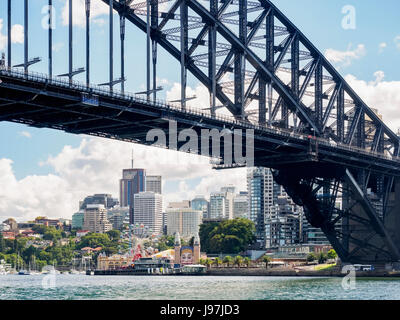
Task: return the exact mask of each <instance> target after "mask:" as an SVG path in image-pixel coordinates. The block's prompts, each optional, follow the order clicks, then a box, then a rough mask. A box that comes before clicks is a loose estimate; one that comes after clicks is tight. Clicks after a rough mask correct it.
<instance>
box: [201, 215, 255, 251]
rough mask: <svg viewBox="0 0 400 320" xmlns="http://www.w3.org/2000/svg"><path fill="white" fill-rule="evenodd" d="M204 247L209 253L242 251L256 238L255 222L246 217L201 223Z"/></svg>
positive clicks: (202, 244)
mask: <svg viewBox="0 0 400 320" xmlns="http://www.w3.org/2000/svg"><path fill="white" fill-rule="evenodd" d="M199 235H200V241H201V246H202V249H203V250H204V251H205V252H208V253H233V254H237V253H240V252H242V251H244V250H246V249H247V248H248V246H249V245H250V244H251V243H253V242H254V240H255V227H254V223H253V222H252V221H250V220H248V219H245V218H236V219H233V220H226V221H222V222H213V223H207V224H202V225H200V232H199Z"/></svg>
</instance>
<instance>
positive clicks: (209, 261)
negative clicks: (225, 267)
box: [206, 258, 212, 268]
mask: <svg viewBox="0 0 400 320" xmlns="http://www.w3.org/2000/svg"><path fill="white" fill-rule="evenodd" d="M206 265H207V268H210V267H211V265H212V260H211V259H210V258H207V259H206Z"/></svg>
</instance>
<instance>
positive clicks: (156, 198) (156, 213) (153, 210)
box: [134, 192, 163, 235]
mask: <svg viewBox="0 0 400 320" xmlns="http://www.w3.org/2000/svg"><path fill="white" fill-rule="evenodd" d="M162 219H163V216H162V195H161V194H159V193H154V192H140V193H137V194H135V207H134V221H135V224H136V223H138V224H143V225H144V226H145V227H147V228H148V229H149V230H150V229H151V230H152V231H153V232H152V233H153V234H156V235H158V234H161V233H162Z"/></svg>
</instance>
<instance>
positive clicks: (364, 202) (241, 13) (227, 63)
mask: <svg viewBox="0 0 400 320" xmlns="http://www.w3.org/2000/svg"><path fill="white" fill-rule="evenodd" d="M101 1H103V2H104V3H106V4H107V5H108V6H109V8H110V11H109V12H110V46H109V58H110V66H109V67H110V69H109V82H108V83H105V84H103V85H106V86H108V87H109V89H110V91H111V92H112V91H113V88H114V86H115V85H117V84H120V85H121V90H122V92H124V89H125V88H124V83H125V80H126V79H125V65H124V59H125V50H124V43H125V29H126V27H125V23H126V20H128V21H129V22H131V23H132V24H133V25H135V26H136V27H137V28H139V29H140V30H142V31H143V32H144V33H146V34H147V35H148V37H147V90H146V95H147V99H148V102H149V105H150V104H151V96H152V98H153V100H154V101H155V99H156V94H157V90H158V89H157V88H158V87H157V77H156V76H157V55H158V53H157V52H158V51H157V50H158V49H157V48H158V46H160V47H162V48H163V49H164V50H166V51H167V52H168V53H169V54H170V55H171V56H172V57H174V58H175V59H176V60H177V61H179V62H180V65H181V69H180V78H181V87H182V88H183V90H181V99H180V101H181V110H182V111H185V109H186V102H187V101H188V100H189V99H190V97H187V96H186V84H187V77H188V72H190V73H191V74H192V75H193V76H194V77H195V78H197V79H198V80H199V81H200V82H201V83H202V84H203V85H204V86H205V87H206V88H207V89H208V90H209V92H210V109H209V111H210V114H211V116H215V115H216V114H217V113H218V109H220V108H226V109H227V110H228V111H229V112H230V114H231V116H232V118H233V119H235V120H237V121H239V123H253V124H256V125H260V126H261V127H265V126H266V127H269V128H276V129H279V128H280V129H282V130H284V131H282V132H289V134H288V138H287V140H285V141H283V140H274V143H275V144H276V145H274V148H275V149H274V151H273V152H270V153H265V150H262V149H263V147H264V146H263V145H262V143H265V141H263V140H262V138H263V135H265V132H260V134H259V136H257V137H256V140H257V139H259V140H260V141H262V142H260V144H259V145H258V146H256V154H255V155H256V159H255V160H256V165H259V166H266V167H270V168H273V169H274V177H275V180H276V181H277V182H278V183H280V184H281V185H283V186H284V187H285V189H286V191H287V192H288V194H289V195H290V196H291V197H292V199H293V200H294V202H295V203H296V204H298V205H301V206H303V207H304V209H305V213H306V216H307V219H308V221H309V222H310V223H311V224H312V225H313V226H315V227H318V228H321V229H322V230H323V231H324V233H325V235H326V236H327V237H328V239H329V241H330V242H331V243H332V245H333V246H334V248H335V249H336V250H337V252H338V253H339V255H340V257H341V258H342V260H343V261H347V262H370V261H373V262H383V261H399V260H400V253H399V248H400V236H398V235H397V233H398V232H397V229H398V227H400V221H398V220H399V219H398V218H397V215H396V209H397V208H398V207H400V203H398V200H397V199H398V198H399V196H400V190H399V189H400V185H399V183H398V178H399V177H400V169H399V168H400V166H399V165H398V164H397V162H396V161H397V160H396V159H397V158H398V156H399V138H398V137H397V136H396V135H395V134H394V133H393V132H392V131H391V130H390V129H389V128H388V127H387V126H386V125H385V124H384V123H383V121H382V120H381V119H380V118H379V116H378V115H377V114H376V113H375V111H373V110H372V109H370V108H369V107H368V106H367V105H366V104H365V103H364V102H363V101H362V100H361V99H360V97H358V95H357V94H356V93H355V92H354V91H353V90H352V89H351V87H350V86H349V85H348V84H347V83H346V81H345V80H344V79H343V77H342V76H341V75H340V74H339V73H338V72H337V71H336V70H335V69H334V67H333V66H332V65H331V64H330V63H329V62H328V61H327V60H326V58H325V57H324V56H323V55H322V54H321V53H320V52H319V51H318V49H317V48H316V47H315V46H314V45H313V44H312V43H311V42H310V41H309V40H308V39H307V38H306V37H305V36H304V35H303V34H302V32H301V31H300V30H299V29H298V28H297V27H296V26H295V25H294V24H293V23H291V21H290V20H289V19H288V18H287V17H285V15H284V14H283V13H282V12H281V11H279V9H278V8H277V7H276V6H274V5H273V4H272V3H271V1H269V0H258V1H248V0H227V1H218V0H207V1H197V0H158V1H157V0H149V1H148V2H140V3H136V2H133V1H131V0H121V1H116V0H101ZM72 3H73V0H69V6H70V15H69V22H70V23H69V68H68V73H66V74H64V75H62V76H67V77H68V78H69V81H70V86H71V88H74V87H73V82H72V79H73V77H74V76H75V75H76V74H79V73H82V72H86V82H87V85H88V88H89V82H90V69H89V66H90V46H89V43H90V29H89V25H90V24H89V21H90V14H91V10H90V8H91V1H90V0H85V4H86V22H87V29H86V42H87V48H86V64H87V65H86V70H85V69H84V68H79V69H76V70H74V69H73V61H72V57H73V54H72V50H73V32H72V14H71V12H72V10H71V8H72ZM166 3H168V4H170V6H169V7H168V9H167V10H165V9H164V6H165V4H166ZM27 4H28V0H25V28H24V31H25V42H24V48H25V50H24V63H23V64H21V65H20V66H23V67H24V69H25V72H26V73H28V68H29V67H30V66H31V65H32V64H34V63H36V62H38V60H37V59H36V60H35V59H33V60H29V53H28V10H27V8H28V6H27ZM51 4H52V0H49V5H51ZM8 8H9V10H8V25H9V35H10V36H9V37H8V44H9V45H8V67H10V68H11V34H10V21H11V9H10V8H11V1H10V0H8ZM114 10H116V11H117V12H118V14H119V16H120V40H121V77H120V78H119V79H115V78H114V69H113V56H114V50H113V49H114V48H113V42H114V41H113V11H114ZM50 22H51V19H50ZM51 41H52V36H51V28H50V29H49V75H50V78H51V77H52V57H53V53H52V50H51V48H52V42H51ZM175 44H177V45H175ZM151 66H152V68H153V74H152V78H153V83H152V84H151V74H150V71H151V70H150V69H151ZM5 76H6V77H9V78H8V79H7V80H6V79H5V78H4V79H5V82H7V81H8V80H10V83H12V84H10V85H9V87H8V89H10V90H14V91H16V92H18V90H20V92H23V90H26V91H29V93H30V94H33V97H34V98H33V99H30V100H29V101H27V102H25V104H26V105H29V106H30V108H34V107H40V105H39V104H37V105H35V104H34V101H33V100H35V99H36V98H37V97H38V96H40V95H42V94H43V93H44V92H46V90H50V88H49V87H48V85H51V81H50V82H46V85H45V86H44V87H41V86H42V84H41V83H36V84H35V85H36V86H38V87H41V89H40V90H39V89H37V88H29V90H27V89H26V88H24V89H21V88H23V86H24V85H26V84H24V83H23V82H21V81H20V80H18V79H15V78H13V76H12V73H11V74H9V73H5ZM128 76H129V74H128ZM17 80H18V81H17ZM45 81H47V80H45ZM14 82H15V83H14ZM16 83H17V84H16ZM53 84H55V83H53ZM7 85H8V84H7ZM36 89H37V90H39V91H36V93H35V90H36ZM79 90H80V89H79ZM82 90H83V89H82ZM88 90H89V89H88ZM82 92H83V91H82ZM52 94H54V96H53V97H52V98H53V99H56V98H57V97H56V96H57V93H54V92H52ZM68 94H71V95H72V93H70V92H69V93H68ZM1 99H2V98H1V97H0V100H1ZM7 99H8V100H7ZM7 99H6V100H4V102H5V104H4V106H6V105H9V104H11V105H12V104H15V103H16V102H15V100H14V101H13V99H15V98H13V97H12V95H11V97H10V98H8V97H7ZM68 99H70V98H67V97H66V98H65V100H68ZM74 99H76V97H75V98H74ZM37 100H39V99H37ZM125 102H126V101H124V100H118V103H119V104H123V103H125ZM107 103H108V106H112V107H113V108H114V109H118V108H119V107H121V105H118V103H117V104H116V105H112V103H114V102H113V101H112V100H110V101H108V100H107ZM73 105H74V106H76V105H79V102H76V101H73ZM131 106H132V101H130V102H129V104H128V106H125V107H124V108H122V109H121V111H120V112H118V114H117V116H114V115H113V113H111V112H109V111H108V110H106V111H104V115H102V116H101V117H100V118H97V117H96V116H95V117H94V119H95V120H96V119H99V121H105V119H107V121H114V120H115V118H118V117H119V116H120V115H121V114H122V113H123V112H126V111H127V110H129V108H130V107H131ZM141 107H144V105H143V104H142V105H141ZM47 108H49V106H47ZM47 110H51V109H47ZM30 112H32V113H36V111H35V110H33V111H30ZM62 112H65V109H63V108H59V109H58V110H57V111H56V112H55V113H56V114H58V113H62ZM75 112H76V114H80V115H81V116H83V117H85V116H91V117H93V116H94V114H92V113H91V112H89V111H87V110H85V112H86V113H84V112H82V111H75ZM152 112H154V110H153V111H152ZM105 115H107V117H105ZM24 116H25V118H24ZM50 116H51V114H50ZM181 116H182V115H181ZM10 117H14V118H10ZM17 117H20V118H18V119H17ZM29 117H30V116H29V115H27V114H26V113H25V112H20V113H18V112H15V113H13V115H11V116H10V115H2V117H1V118H0V120H2V119H3V120H7V119H11V121H16V122H20V123H28V124H30V123H31V124H32V123H35V121H36V120H37V118H36V119H35V117H34V116H31V117H33V120H34V121H33V122H32V119H28V118H29ZM192 117H193V116H192ZM50 118H51V117H50ZM92 120H93V119H92ZM92 120H91V121H92ZM118 120H119V121H120V119H118ZM181 120H182V118H181ZM202 120H203V119H202ZM51 121H54V120H51ZM51 121H50V120H49V123H47V124H45V125H46V126H49V127H52V126H54V122H53V123H51ZM58 121H59V119H58ZM79 121H81V123H82V122H86V121H88V120H87V119H86V118H83V119H80V120H79ZM130 121H131V119H128V117H127V120H126V122H124V125H125V126H127V125H128V124H130V123H131V122H130ZM146 121H149V122H151V121H153V120H146ZM207 121H208V120H207ZM210 121H211V120H210ZM182 122H183V123H185V122H184V121H182ZM61 123H62V124H61V125H59V126H60V128H61V129H62V130H66V129H65V127H64V126H67V125H68V124H70V123H75V124H77V123H78V122H76V121H75V120H71V121H70V122H61ZM133 123H135V122H133ZM136 123H137V122H136ZM192 123H193V121H192ZM40 125H43V124H40ZM194 125H196V124H194ZM115 126H116V125H115V124H113V125H111V126H109V125H108V124H107V125H100V126H95V127H94V129H97V130H102V129H103V130H109V131H110V132H111V136H118V134H114V131H113V129H112V128H113V127H115ZM117 126H121V122H119V123H118V124H117ZM198 127H201V126H198ZM90 129H91V130H92V131H87V130H90ZM115 130H117V129H115ZM66 131H68V130H66ZM69 132H74V131H72V130H70V131H69ZM75 132H77V133H82V132H89V133H91V134H97V135H100V136H101V134H103V132H100V133H98V132H94V131H93V127H91V128H90V127H84V128H83V131H80V130H76V131H75ZM117 132H119V131H118V130H117ZM290 132H291V133H293V134H303V135H309V136H310V137H311V138H310V141H309V145H308V146H307V148H308V150H307V152H298V151H297V152H295V153H293V154H290V152H291V151H290V150H289V147H292V146H294V143H293V141H291V142H290V143H289V140H290V139H294V136H292V137H291V136H290ZM108 134H109V133H108ZM104 136H107V135H104ZM312 137H316V138H317V139H313V138H312ZM319 138H321V139H324V140H325V141H328V147H327V146H323V145H318V143H319V142H318V141H319V140H318V139H319ZM279 139H281V138H279ZM276 141H279V143H277V142H276ZM270 142H271V141H269V142H268V143H270ZM329 144H332V145H333V146H335V144H336V146H339V145H340V146H348V147H349V148H355V150H364V151H365V152H367V154H368V153H369V154H370V155H381V156H385V157H386V158H387V157H389V158H392V161H390V160H385V161H384V160H382V163H380V162H379V161H378V163H372V162H371V159H370V158H368V157H367V156H365V155H364V154H359V155H357V157H358V158H357V159H356V160H357V161H358V164H352V163H354V162H356V161H355V160H354V158H355V157H356V156H355V153H354V152H353V153H352V154H350V156H348V158H347V159H346V160H343V159H344V156H345V155H344V154H343V159H340V151H337V150H336V152H332V149H334V147H330V150H327V148H329ZM300 145H301V143H300ZM265 148H267V147H265ZM268 148H269V146H268ZM268 148H267V149H268ZM278 148H279V150H282V151H276V150H278ZM296 148H297V149H296ZM296 148H294V149H296V150H303V149H304V146H303V145H302V146H301V148H300V147H299V148H298V146H296ZM302 148H303V149H302ZM324 148H325V149H324ZM257 150H261V151H257ZM269 151H271V150H269ZM257 152H258V153H257ZM266 154H268V156H266ZM271 154H272V156H271ZM332 154H334V155H332ZM346 156H347V155H346ZM360 163H361V164H360ZM364 164H365V167H364ZM300 169H301V170H300ZM368 190H369V191H368ZM321 194H322V196H321ZM339 200H340V201H341V202H342V204H343V206H342V207H337V206H336V202H337V201H339Z"/></svg>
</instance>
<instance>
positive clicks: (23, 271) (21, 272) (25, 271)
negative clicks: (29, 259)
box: [17, 252, 30, 276]
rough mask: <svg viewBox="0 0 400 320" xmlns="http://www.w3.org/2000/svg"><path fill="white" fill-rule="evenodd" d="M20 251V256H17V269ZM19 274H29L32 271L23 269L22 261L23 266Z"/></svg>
mask: <svg viewBox="0 0 400 320" xmlns="http://www.w3.org/2000/svg"><path fill="white" fill-rule="evenodd" d="M19 258H20V256H19V252H18V258H17V269H18V262H19ZM18 274H19V275H21V276H27V275H30V272H29V271H28V270H25V269H23V263H22V268H21V269H20V270H19V271H18Z"/></svg>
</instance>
